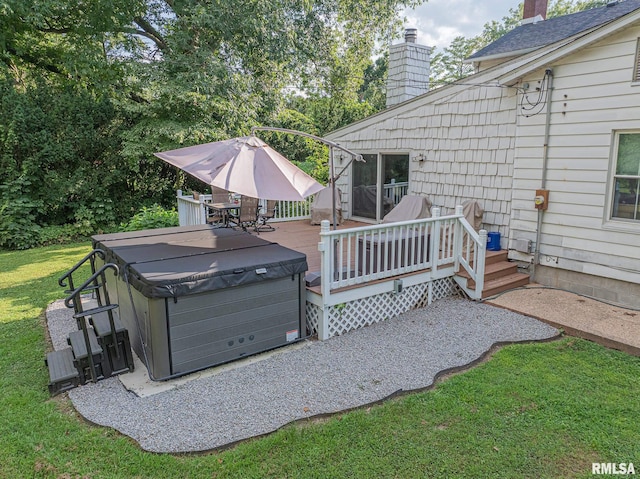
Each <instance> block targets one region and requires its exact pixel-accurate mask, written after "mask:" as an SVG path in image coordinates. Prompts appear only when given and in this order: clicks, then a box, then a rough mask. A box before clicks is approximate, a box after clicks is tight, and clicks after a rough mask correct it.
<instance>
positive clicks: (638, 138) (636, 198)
mask: <svg viewBox="0 0 640 479" xmlns="http://www.w3.org/2000/svg"><path fill="white" fill-rule="evenodd" d="M617 138H618V147H617V149H616V150H617V155H616V158H615V161H616V170H615V174H614V176H613V183H614V184H613V186H614V188H613V192H614V193H613V207H612V211H611V217H612V218H619V219H626V220H636V221H640V133H620V134H618V137H617Z"/></svg>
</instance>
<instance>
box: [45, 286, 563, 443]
mask: <svg viewBox="0 0 640 479" xmlns="http://www.w3.org/2000/svg"><path fill="white" fill-rule="evenodd" d="M60 303H61V302H56V303H53V304H52V305H50V308H49V309H48V311H47V318H48V322H49V331H50V334H51V338H52V341H53V344H54V347H56V348H57V347H58V345H64V338H66V334H67V333H68V332H69V331H70V330H71V329H73V327H74V325H73V322H72V321H71V322H69V319H68V317H69V316H70V313H69V312H68V310H66V309H65V308H64V306H63V305H62V306H61V305H60ZM557 334H558V331H557V330H556V329H554V328H552V327H550V326H548V325H546V324H544V323H542V322H540V321H537V320H535V319H532V318H529V317H527V316H523V315H521V314H517V313H513V312H511V311H508V310H504V309H501V308H497V307H494V306H490V305H487V304H479V303H474V302H471V301H468V300H464V299H458V298H448V299H442V300H438V301H436V302H434V303H433V304H432V305H431V306H429V307H427V308H424V309H419V310H413V311H410V312H408V313H405V314H403V315H401V316H398V317H397V318H394V319H391V320H388V321H385V322H381V323H378V324H375V325H373V326H369V327H366V328H362V329H359V330H357V331H353V332H350V333H348V334H346V335H344V336H339V337H335V338H332V339H330V340H328V341H323V342H320V341H308V342H307V343H306V344H305V345H304V346H303V347H301V348H297V349H292V350H286V349H285V350H282V352H281V353H279V354H274V355H271V356H269V357H267V358H265V359H263V360H261V361H258V362H254V363H251V364H247V365H245V366H242V367H239V368H236V369H231V370H227V371H223V372H221V373H220V374H216V375H213V376H209V377H204V378H199V379H197V380H193V381H189V382H186V383H184V384H181V385H179V386H177V387H176V388H174V389H172V390H169V391H165V392H161V393H158V394H155V395H152V396H148V397H138V396H137V395H136V394H134V393H132V392H130V391H128V390H127V389H125V388H124V386H123V385H122V383H121V382H120V380H119V379H118V378H117V377H114V378H109V379H106V380H104V381H100V382H98V383H96V384H87V385H84V386H81V387H79V388H76V389H73V390H71V391H69V397H70V398H71V401H72V402H73V405H74V406H75V408H76V409H77V410H78V412H79V413H80V414H82V415H83V416H84V417H85V418H86V419H87V420H89V421H91V422H93V423H96V424H100V425H103V426H107V427H112V428H114V429H117V430H118V431H120V432H121V433H123V434H126V435H127V436H130V437H131V438H133V439H134V440H135V441H137V442H138V443H139V444H140V446H141V447H142V448H143V449H145V450H148V451H154V452H173V453H176V452H189V451H203V450H209V449H214V448H218V447H222V446H225V445H228V444H230V443H233V442H235V441H240V440H243V439H247V438H250V437H254V436H257V435H261V434H266V433H269V432H272V431H275V430H277V429H279V428H280V427H282V426H284V425H285V424H288V423H290V422H292V421H295V420H298V419H303V418H308V417H312V416H315V415H319V414H327V413H333V412H339V411H343V410H345V409H349V408H353V407H358V406H362V405H366V404H369V403H372V402H376V401H380V400H382V399H384V398H386V397H388V396H390V395H392V394H394V393H396V392H398V391H400V390H404V391H407V390H414V389H423V388H426V387H428V386H430V385H431V384H432V383H433V381H434V379H435V377H436V375H437V374H438V373H439V372H441V371H444V370H447V369H450V368H456V367H461V366H464V365H467V364H469V363H471V362H473V361H474V360H476V359H478V358H480V357H481V356H482V355H483V354H484V353H486V352H487V351H488V350H489V349H490V348H491V346H492V345H494V344H496V343H499V342H519V341H529V340H542V339H547V338H551V337H553V336H555V335H557ZM61 338H62V339H61Z"/></svg>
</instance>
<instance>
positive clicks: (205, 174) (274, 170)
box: [155, 136, 324, 200]
mask: <svg viewBox="0 0 640 479" xmlns="http://www.w3.org/2000/svg"><path fill="white" fill-rule="evenodd" d="M155 156H157V157H158V158H161V159H163V160H164V161H166V162H167V163H171V164H172V165H174V166H177V167H178V168H180V169H181V170H183V171H184V172H186V173H189V174H190V175H192V176H195V177H196V178H198V179H199V180H201V181H204V182H205V183H207V184H210V185H213V186H217V187H219V188H224V189H225V190H228V191H233V192H234V193H239V194H241V195H246V196H251V197H253V198H263V199H269V200H302V199H304V198H306V197H307V196H310V195H312V194H314V193H317V192H318V191H320V190H322V189H323V188H324V186H322V185H321V184H320V183H318V182H317V181H316V180H314V179H313V178H311V177H310V176H309V175H307V174H306V173H305V172H304V171H302V170H301V169H300V168H298V167H297V166H295V165H294V164H293V163H291V162H290V161H289V160H287V159H286V158H285V157H284V156H282V155H281V154H280V153H278V152H277V151H276V150H274V149H273V148H271V147H270V146H269V145H267V144H266V143H265V142H264V141H262V140H261V139H260V138H258V137H256V136H244V137H240V138H232V139H230V140H223V141H216V142H214V143H205V144H203V145H196V146H189V147H187V148H180V149H178V150H171V151H165V152H162V153H155Z"/></svg>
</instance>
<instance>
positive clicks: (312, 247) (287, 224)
mask: <svg viewBox="0 0 640 479" xmlns="http://www.w3.org/2000/svg"><path fill="white" fill-rule="evenodd" d="M272 226H273V227H274V228H275V231H262V232H260V238H262V239H265V240H267V241H273V242H274V243H278V244H281V245H282V246H285V247H287V248H291V249H293V250H296V251H299V252H301V253H304V254H306V255H307V263H308V265H309V271H310V272H312V271H320V252H319V251H318V242H319V241H320V225H312V224H311V223H310V221H309V220H301V221H283V222H281V223H272ZM358 226H368V224H367V223H361V222H359V221H352V220H344V221H343V223H342V224H341V225H339V226H338V229H339V230H341V229H346V228H356V227H358ZM252 234H255V233H254V232H253V231H252Z"/></svg>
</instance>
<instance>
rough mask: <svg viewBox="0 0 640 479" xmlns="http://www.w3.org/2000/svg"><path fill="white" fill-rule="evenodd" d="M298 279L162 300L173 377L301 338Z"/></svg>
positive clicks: (293, 277) (294, 277)
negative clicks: (165, 306)
mask: <svg viewBox="0 0 640 479" xmlns="http://www.w3.org/2000/svg"><path fill="white" fill-rule="evenodd" d="M302 287H303V277H302V275H299V274H298V275H293V276H286V277H282V278H279V279H272V280H269V281H264V282H259V283H253V284H249V285H245V286H236V287H232V288H226V289H223V290H216V291H211V292H209V293H201V294H195V295H190V296H183V297H179V298H177V300H176V301H173V300H172V299H171V298H169V299H168V300H167V315H168V337H169V349H170V357H171V370H172V374H174V375H176V374H178V375H180V374H186V373H188V372H192V371H196V370H199V369H203V368H206V367H209V366H213V365H216V364H222V363H225V362H229V361H233V360H235V359H239V358H242V357H245V356H249V355H251V354H255V353H259V352H262V351H267V350H270V349H273V348H277V347H280V346H283V345H286V344H288V343H291V342H294V341H296V340H298V339H300V338H303V337H306V336H307V334H306V327H304V328H303V326H304V321H303V317H304V316H303V312H304V309H303V304H302V298H303V297H304V296H303V295H302Z"/></svg>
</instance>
